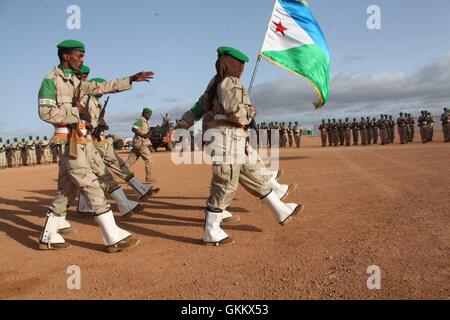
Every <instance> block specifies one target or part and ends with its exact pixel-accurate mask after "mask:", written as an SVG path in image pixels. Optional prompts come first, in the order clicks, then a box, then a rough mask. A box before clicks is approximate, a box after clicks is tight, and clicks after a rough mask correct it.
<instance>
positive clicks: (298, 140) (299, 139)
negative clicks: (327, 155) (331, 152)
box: [294, 132, 327, 148]
mask: <svg viewBox="0 0 450 320" xmlns="http://www.w3.org/2000/svg"><path fill="white" fill-rule="evenodd" d="M294 140H295V145H296V147H297V148H300V145H301V144H302V135H301V134H300V133H296V134H294ZM325 144H327V136H326V132H325Z"/></svg>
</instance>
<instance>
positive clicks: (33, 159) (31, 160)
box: [27, 149, 37, 166]
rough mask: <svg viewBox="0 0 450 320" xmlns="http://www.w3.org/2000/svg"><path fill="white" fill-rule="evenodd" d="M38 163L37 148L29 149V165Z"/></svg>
mask: <svg viewBox="0 0 450 320" xmlns="http://www.w3.org/2000/svg"><path fill="white" fill-rule="evenodd" d="M36 163H37V159H36V149H27V165H29V166H34V165H36Z"/></svg>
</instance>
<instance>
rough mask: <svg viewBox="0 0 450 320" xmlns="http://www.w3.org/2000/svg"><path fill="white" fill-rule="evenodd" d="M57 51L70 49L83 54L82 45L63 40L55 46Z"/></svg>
mask: <svg viewBox="0 0 450 320" xmlns="http://www.w3.org/2000/svg"><path fill="white" fill-rule="evenodd" d="M57 48H58V49H72V50H76V51H81V52H84V50H85V47H84V44H83V43H82V42H80V41H78V40H64V41H63V42H60V43H59V44H58V45H57Z"/></svg>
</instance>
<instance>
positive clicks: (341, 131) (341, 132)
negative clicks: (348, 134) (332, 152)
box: [337, 119, 345, 146]
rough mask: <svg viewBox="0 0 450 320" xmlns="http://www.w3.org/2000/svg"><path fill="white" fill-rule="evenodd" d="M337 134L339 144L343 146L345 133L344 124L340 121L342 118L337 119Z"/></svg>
mask: <svg viewBox="0 0 450 320" xmlns="http://www.w3.org/2000/svg"><path fill="white" fill-rule="evenodd" d="M337 126H338V135H339V145H341V146H343V145H344V142H345V133H344V124H343V123H342V119H339V121H338V125H337Z"/></svg>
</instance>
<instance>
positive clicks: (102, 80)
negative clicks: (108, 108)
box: [91, 78, 106, 83]
mask: <svg viewBox="0 0 450 320" xmlns="http://www.w3.org/2000/svg"><path fill="white" fill-rule="evenodd" d="M91 81H95V82H97V83H103V82H106V80H105V79H103V78H94V79H91Z"/></svg>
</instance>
